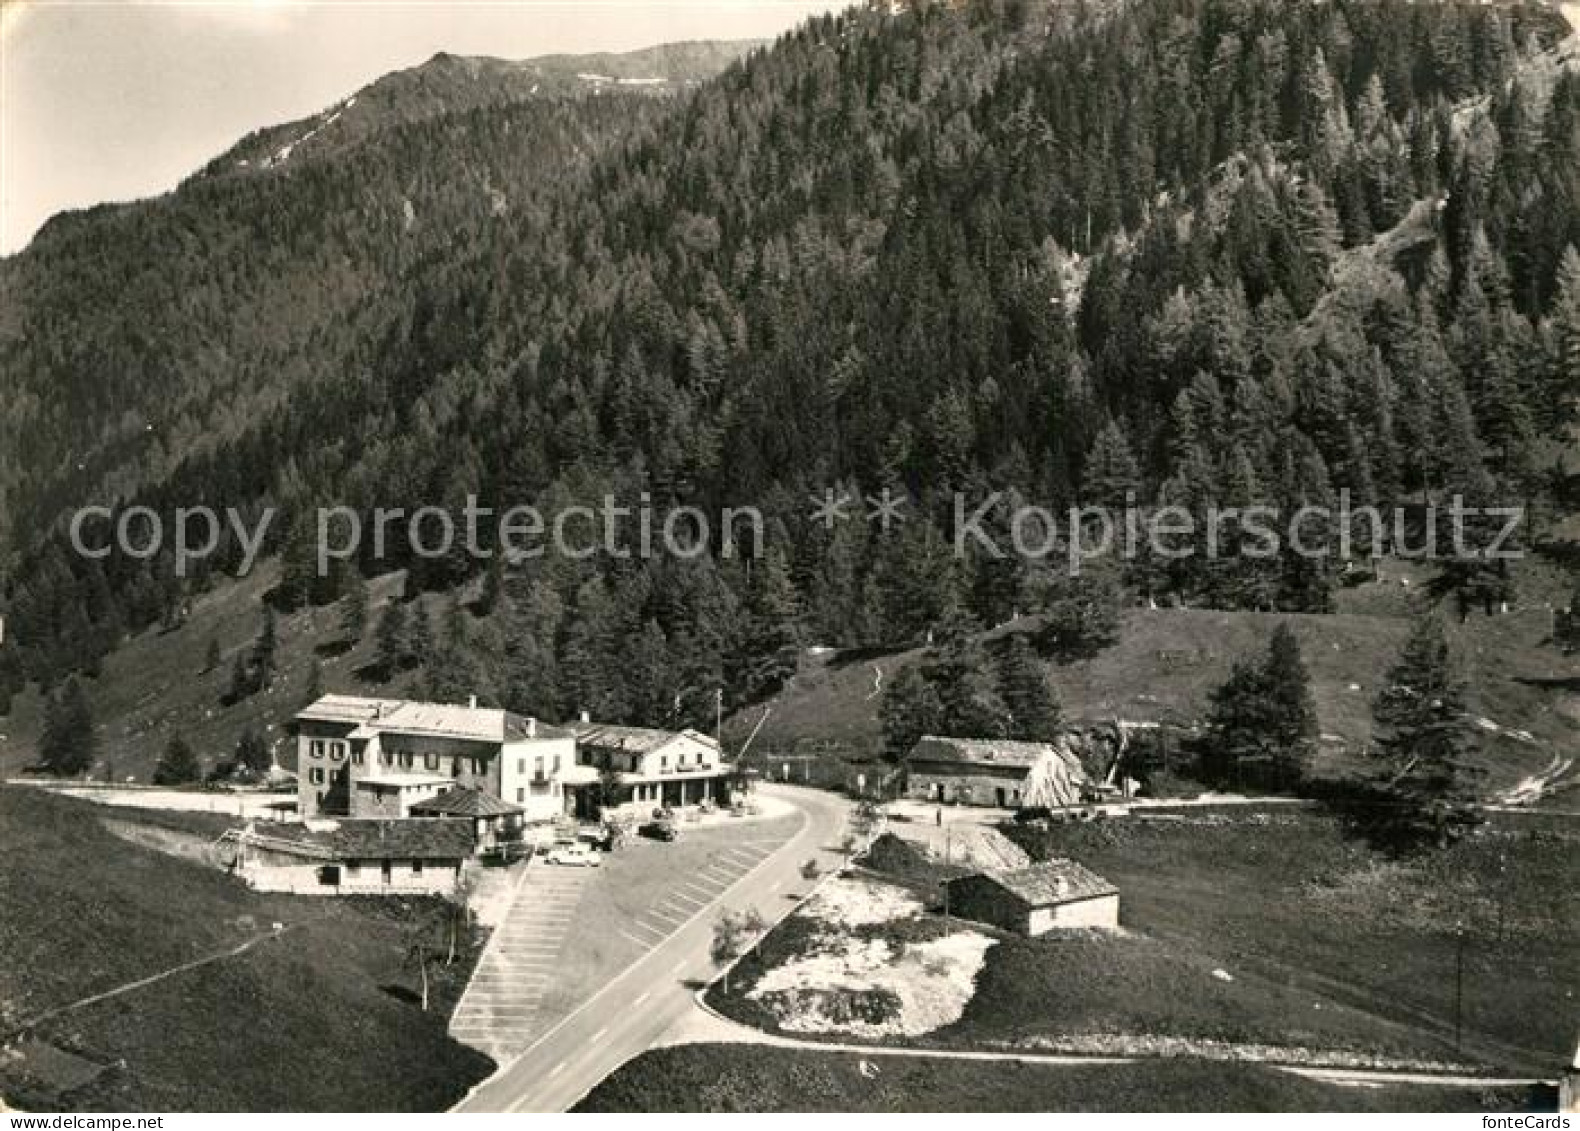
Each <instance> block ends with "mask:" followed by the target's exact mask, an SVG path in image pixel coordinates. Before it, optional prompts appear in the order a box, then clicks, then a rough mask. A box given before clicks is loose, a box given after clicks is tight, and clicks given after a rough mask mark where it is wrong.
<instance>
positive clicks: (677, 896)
mask: <svg viewBox="0 0 1580 1131" xmlns="http://www.w3.org/2000/svg"><path fill="white" fill-rule="evenodd" d="M681 901H684V902H686V903H689V904H691V905H693V906H694V907H706V906H707V905H708V904H710V903H712V902H713V901H712V900H711V899H698V898H697V897H696V896H694V895H687V894H686V893H685V892H683V891H677V892H671V893H670V896H669V899H668V900H667V902H669V903H676V902H681Z"/></svg>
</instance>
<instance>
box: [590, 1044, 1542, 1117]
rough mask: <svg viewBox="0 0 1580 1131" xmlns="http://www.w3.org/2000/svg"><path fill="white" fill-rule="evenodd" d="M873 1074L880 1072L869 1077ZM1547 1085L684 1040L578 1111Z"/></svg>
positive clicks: (1263, 1097) (941, 1106) (1231, 1098)
mask: <svg viewBox="0 0 1580 1131" xmlns="http://www.w3.org/2000/svg"><path fill="white" fill-rule="evenodd" d="M873 1068H876V1072H875V1073H874V1072H873ZM1553 1103H1554V1099H1553V1097H1552V1096H1550V1095H1548V1094H1547V1090H1545V1089H1536V1090H1531V1091H1527V1090H1524V1089H1513V1090H1503V1091H1478V1090H1475V1089H1463V1088H1438V1087H1429V1086H1422V1085H1399V1086H1390V1087H1379V1088H1351V1087H1339V1086H1337V1085H1334V1084H1329V1083H1324V1082H1320V1081H1316V1080H1308V1079H1304V1078H1302V1077H1299V1076H1294V1075H1291V1074H1289V1073H1286V1072H1279V1071H1277V1070H1276V1069H1269V1068H1262V1067H1258V1066H1256V1065H1234V1064H1206V1063H1202V1062H1199V1061H1156V1062H1150V1063H1148V1062H1141V1063H1135V1064H1122V1065H1070V1066H1064V1065H1033V1064H1024V1063H1001V1064H993V1065H991V1066H990V1065H986V1064H983V1063H981V1062H980V1061H960V1060H938V1059H926V1058H922V1057H909V1056H885V1057H882V1058H875V1059H874V1060H872V1061H871V1062H870V1066H869V1068H868V1074H866V1075H864V1074H863V1072H862V1069H861V1058H860V1057H857V1056H853V1055H851V1054H849V1053H838V1052H819V1051H802V1050H799V1049H780V1048H768V1047H764V1046H758V1045H682V1046H680V1047H678V1048H666V1049H657V1050H655V1051H653V1052H649V1053H646V1054H645V1055H643V1056H640V1057H638V1058H637V1059H636V1060H634V1061H631V1062H630V1063H629V1064H627V1065H625V1067H623V1068H621V1069H620V1070H619V1071H618V1072H616V1073H615V1074H614V1075H612V1076H610V1077H609V1078H608V1079H606V1080H604V1082H603V1083H601V1084H599V1085H598V1087H596V1088H594V1089H593V1090H592V1092H591V1093H590V1094H588V1096H587V1097H586V1098H585V1099H583V1100H582V1101H581V1103H579V1104H578V1105H577V1106H576V1108H575V1109H574V1110H576V1111H606V1112H620V1111H626V1112H629V1111H751V1112H767V1111H789V1112H795V1111H853V1112H892V1111H907V1112H909V1111H959V1112H984V1111H1026V1112H1036V1111H1322V1112H1349V1111H1357V1112H1367V1111H1375V1112H1389V1111H1411V1112H1414V1111H1445V1112H1449V1111H1456V1112H1478V1111H1496V1112H1509V1111H1523V1110H1527V1109H1532V1110H1548V1111H1551V1110H1552V1105H1553Z"/></svg>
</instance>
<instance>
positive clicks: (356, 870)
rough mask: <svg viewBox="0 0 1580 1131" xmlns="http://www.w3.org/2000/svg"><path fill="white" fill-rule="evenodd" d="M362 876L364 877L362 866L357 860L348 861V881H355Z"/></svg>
mask: <svg viewBox="0 0 1580 1131" xmlns="http://www.w3.org/2000/svg"><path fill="white" fill-rule="evenodd" d="M360 875H362V865H360V864H358V863H357V862H356V861H355V860H348V861H346V879H348V880H354V879H356V878H357V877H358V876H360Z"/></svg>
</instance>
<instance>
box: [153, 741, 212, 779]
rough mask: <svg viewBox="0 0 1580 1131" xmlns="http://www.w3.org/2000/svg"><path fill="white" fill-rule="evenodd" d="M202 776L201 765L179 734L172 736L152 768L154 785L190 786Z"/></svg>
mask: <svg viewBox="0 0 1580 1131" xmlns="http://www.w3.org/2000/svg"><path fill="white" fill-rule="evenodd" d="M202 776H203V763H202V762H200V761H199V760H198V756H197V755H196V754H194V753H193V752H192V747H190V746H188V745H187V741H186V739H184V738H182V737H181V736H180V735H179V734H177V735H172V736H171V738H170V741H169V743H167V744H166V746H165V751H164V753H163V754H162V755H160V758H159V764H158V765H156V766H155V767H154V784H155V785H190V784H191V783H193V782H195V781H198V780H199V779H200V778H202Z"/></svg>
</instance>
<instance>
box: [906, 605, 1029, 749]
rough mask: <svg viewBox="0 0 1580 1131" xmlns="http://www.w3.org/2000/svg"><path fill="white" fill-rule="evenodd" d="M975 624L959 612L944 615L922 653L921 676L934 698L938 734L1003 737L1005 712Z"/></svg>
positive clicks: (1005, 720)
mask: <svg viewBox="0 0 1580 1131" xmlns="http://www.w3.org/2000/svg"><path fill="white" fill-rule="evenodd" d="M979 631H980V626H979V625H978V624H977V623H976V622H975V621H974V620H972V619H971V617H970V616H969V615H967V614H965V613H964V612H959V611H957V612H954V613H951V614H950V615H948V616H946V617H945V619H944V620H943V621H941V622H940V623H939V625H938V627H937V629H936V633H935V643H934V644H933V646H932V647H931V648H929V649H928V650H927V651H926V653H924V654H923V656H922V678H924V679H925V680H926V681H927V682H928V684H929V685H931V687H932V688H933V691H934V693H935V694H936V696H937V698H938V706H939V713H938V723H937V728H938V729H937V733H939V734H941V735H944V736H947V737H950V738H1002V737H1004V735H1005V732H1006V731H1007V730H1008V725H1009V710H1008V708H1007V707H1005V705H1004V700H1003V699H1002V698H1000V696H999V693H998V688H997V687H996V686H995V685H994V680H993V669H992V666H991V665H990V663H989V661H988V656H987V650H986V649H985V648H983V646H982V641H981V639H980V637H979V636H978V632H979Z"/></svg>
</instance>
